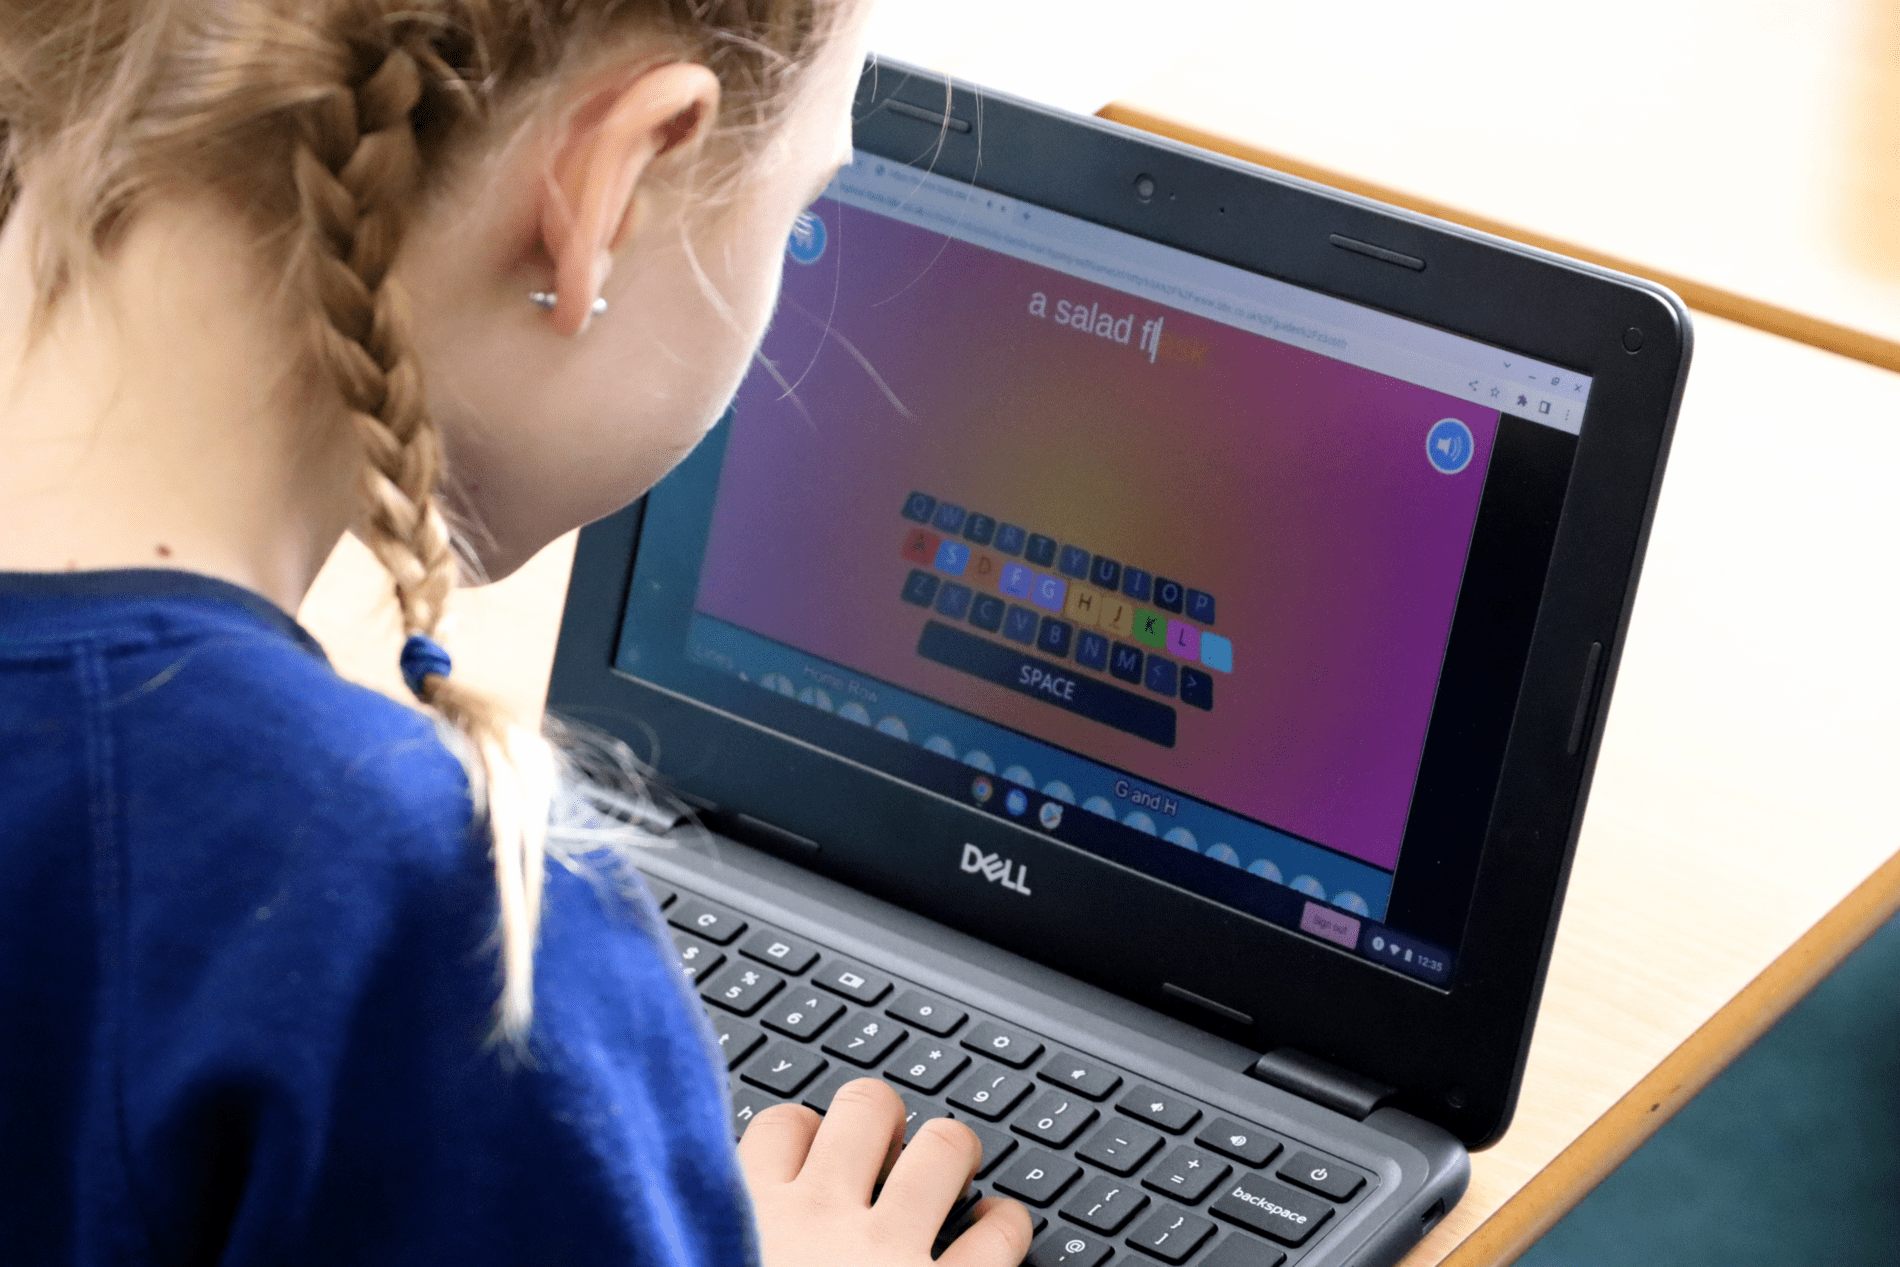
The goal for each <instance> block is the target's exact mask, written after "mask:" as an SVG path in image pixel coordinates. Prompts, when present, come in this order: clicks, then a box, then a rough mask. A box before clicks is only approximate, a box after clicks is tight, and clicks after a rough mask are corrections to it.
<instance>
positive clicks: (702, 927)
mask: <svg viewBox="0 0 1900 1267" xmlns="http://www.w3.org/2000/svg"><path fill="white" fill-rule="evenodd" d="M666 922H667V923H669V924H671V925H672V926H673V927H675V928H683V929H685V930H686V931H687V932H689V933H693V934H696V935H697V936H700V937H704V938H705V939H706V940H707V941H709V942H712V943H714V944H715V945H719V946H727V945H731V944H732V939H733V938H735V937H737V936H738V935H739V934H740V933H743V932H744V931H745V920H743V919H741V918H740V917H739V913H738V912H737V911H729V910H727V909H726V908H725V907H723V906H714V905H713V904H712V903H711V902H707V901H704V900H703V899H700V898H696V897H683V898H681V899H680V900H679V901H678V902H676V903H674V905H673V909H672V910H670V911H668V912H667V913H666Z"/></svg>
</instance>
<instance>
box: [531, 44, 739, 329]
mask: <svg viewBox="0 0 1900 1267" xmlns="http://www.w3.org/2000/svg"><path fill="white" fill-rule="evenodd" d="M718 113H719V80H718V77H717V76H715V75H714V74H713V73H712V71H710V70H708V69H707V68H706V67H704V66H701V65H698V64H697V63H693V62H670V63H668V64H666V65H663V66H654V67H650V68H648V69H646V70H643V71H641V72H640V73H639V74H638V75H636V76H635V77H634V78H632V79H620V80H616V81H612V82H611V85H610V86H609V87H606V88H602V89H599V90H597V91H595V92H594V93H592V94H591V95H589V96H588V97H586V98H585V99H584V100H583V101H582V102H581V103H580V105H579V106H578V107H577V108H576V109H575V110H574V112H573V113H572V114H570V115H569V116H568V118H567V121H566V125H565V127H564V129H563V131H562V133H561V134H560V135H559V137H558V138H557V141H556V145H555V153H554V156H553V162H552V163H551V164H550V165H549V166H548V168H547V169H546V177H545V181H544V184H543V187H542V190H541V215H540V220H541V226H540V233H541V245H542V247H543V248H544V249H545V250H546V251H547V254H548V257H549V258H550V259H552V260H553V261H554V288H555V293H556V294H557V295H559V297H560V298H559V302H558V303H557V304H556V305H555V308H554V311H553V313H552V314H551V317H550V320H551V321H552V322H553V325H554V329H555V331H556V332H557V333H559V334H562V335H570V336H571V335H575V334H578V333H580V332H581V331H582V330H583V329H585V328H586V326H587V322H588V317H589V314H590V313H591V311H592V310H593V306H594V300H595V299H597V298H599V296H600V291H601V287H602V285H603V284H604V283H605V282H606V280H607V275H608V274H609V273H610V272H612V271H613V252H614V249H615V248H616V247H618V246H619V245H620V242H621V241H622V240H623V239H624V238H625V237H626V235H627V233H628V232H629V231H630V230H632V229H633V228H634V227H635V222H636V221H637V220H638V218H639V214H640V209H639V194H640V192H641V190H642V187H643V182H644V181H646V180H647V179H648V177H649V176H650V175H651V174H652V173H653V170H654V164H655V162H656V161H657V160H658V159H660V158H662V157H664V156H667V155H672V154H680V155H686V154H691V153H692V152H694V151H696V150H697V149H698V148H699V147H700V146H701V145H703V144H704V143H705V140H706V137H707V135H708V134H709V133H710V132H711V131H712V127H713V121H714V120H715V119H716V118H717V116H718Z"/></svg>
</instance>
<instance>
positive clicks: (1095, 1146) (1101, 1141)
mask: <svg viewBox="0 0 1900 1267" xmlns="http://www.w3.org/2000/svg"><path fill="white" fill-rule="evenodd" d="M1159 1147H1161V1132H1160V1131H1157V1130H1152V1129H1150V1128H1149V1127H1146V1126H1143V1125H1141V1124H1140V1123H1139V1122H1130V1121H1129V1120H1128V1119H1126V1118H1120V1117H1115V1118H1110V1119H1109V1120H1108V1121H1106V1122H1104V1123H1102V1128H1101V1129H1100V1130H1098V1131H1096V1132H1095V1134H1094V1135H1092V1136H1090V1137H1089V1142H1088V1143H1086V1144H1084V1145H1082V1147H1081V1148H1080V1149H1079V1150H1077V1152H1076V1156H1078V1157H1080V1158H1081V1159H1082V1160H1083V1161H1092V1162H1094V1163H1095V1164H1096V1165H1098V1166H1100V1167H1101V1168H1102V1169H1103V1170H1110V1171H1113V1172H1114V1173H1116V1174H1118V1175H1132V1174H1134V1173H1135V1171H1137V1170H1139V1169H1140V1168H1141V1164H1142V1163H1143V1162H1145V1161H1147V1160H1148V1159H1149V1158H1150V1157H1152V1156H1154V1154H1155V1149H1157V1148H1159Z"/></svg>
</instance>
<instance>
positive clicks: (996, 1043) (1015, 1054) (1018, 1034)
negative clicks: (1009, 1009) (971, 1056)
mask: <svg viewBox="0 0 1900 1267" xmlns="http://www.w3.org/2000/svg"><path fill="white" fill-rule="evenodd" d="M963 1045H964V1046H965V1047H968V1048H969V1049H970V1050H971V1051H978V1052H982V1053H983V1054H984V1055H985V1056H989V1057H991V1058H992V1059H994V1060H1000V1061H1002V1062H1003V1063H1004V1064H1006V1065H1009V1066H1010V1067H1011V1068H1014V1069H1021V1068H1022V1067H1023V1066H1024V1065H1027V1064H1028V1063H1029V1062H1030V1061H1032V1060H1034V1059H1035V1058H1036V1057H1038V1056H1040V1055H1042V1044H1041V1043H1040V1042H1038V1041H1036V1039H1034V1038H1032V1037H1031V1036H1030V1035H1028V1034H1025V1033H1023V1032H1022V1031H1020V1030H1013V1029H1004V1028H1003V1027H1002V1026H1001V1025H998V1024H997V1023H996V1022H995V1021H980V1022H978V1023H977V1024H976V1025H974V1026H972V1027H971V1029H970V1032H969V1033H967V1034H965V1035H964V1036H963Z"/></svg>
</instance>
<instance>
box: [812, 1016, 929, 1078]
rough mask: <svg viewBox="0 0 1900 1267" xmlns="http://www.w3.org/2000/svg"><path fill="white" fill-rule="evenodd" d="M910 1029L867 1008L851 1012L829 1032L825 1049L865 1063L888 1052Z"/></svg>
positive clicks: (855, 1062) (874, 1062) (875, 1060)
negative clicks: (845, 1019)
mask: <svg viewBox="0 0 1900 1267" xmlns="http://www.w3.org/2000/svg"><path fill="white" fill-rule="evenodd" d="M909 1034H910V1031H909V1030H907V1029H905V1028H904V1027H903V1026H902V1025H899V1024H898V1023H897V1022H896V1021H887V1020H885V1019H884V1018H883V1017H881V1016H878V1015H876V1014H874V1013H871V1012H858V1013H855V1014H854V1015H853V1016H852V1017H851V1018H850V1019H849V1020H847V1021H846V1022H845V1023H844V1024H843V1025H841V1026H839V1027H838V1028H837V1029H835V1030H833V1031H832V1032H831V1037H830V1038H827V1039H826V1040H825V1050H826V1051H828V1052H830V1053H831V1054H832V1055H834V1056H843V1057H844V1058H845V1059H846V1060H849V1061H850V1062H851V1063H852V1064H855V1065H864V1066H866V1067H869V1066H871V1065H875V1064H876V1063H877V1062H878V1061H880V1060H882V1059H884V1057H886V1056H888V1055H890V1054H891V1048H893V1047H895V1046H897V1044H899V1043H901V1042H903V1041H904V1039H905V1038H906V1037H908V1036H909Z"/></svg>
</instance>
